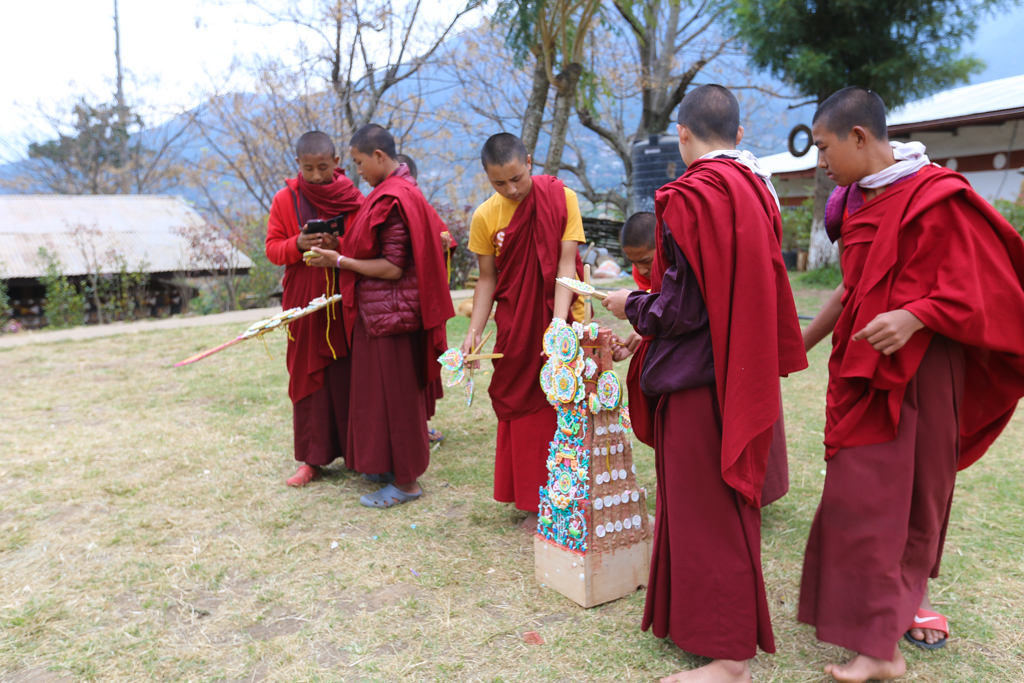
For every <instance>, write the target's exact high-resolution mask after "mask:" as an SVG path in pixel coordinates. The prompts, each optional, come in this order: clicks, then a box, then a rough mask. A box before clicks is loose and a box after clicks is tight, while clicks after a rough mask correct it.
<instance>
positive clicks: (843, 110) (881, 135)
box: [811, 85, 889, 140]
mask: <svg viewBox="0 0 1024 683" xmlns="http://www.w3.org/2000/svg"><path fill="white" fill-rule="evenodd" d="M811 123H812V125H817V124H819V123H820V124H821V125H822V126H824V128H825V130H827V131H829V132H831V133H834V134H835V135H836V137H838V138H839V139H841V140H844V139H846V137H847V136H848V135H849V134H850V131H851V130H853V127H854V126H860V127H861V128H863V129H864V130H866V131H868V132H869V133H871V134H872V135H874V136H875V137H876V138H878V139H879V140H888V139H889V132H888V129H887V128H886V125H885V102H883V101H882V98H881V97H879V96H878V94H877V93H875V92H872V91H871V90H868V89H867V88H861V87H860V86H856V85H854V86H850V87H849V88H843V89H842V90H840V91H839V92H837V93H835V94H834V95H832V96H831V97H829V98H828V99H827V100H825V101H824V102H822V103H821V106H819V107H818V110H817V111H816V112H814V120H813V121H812V122H811Z"/></svg>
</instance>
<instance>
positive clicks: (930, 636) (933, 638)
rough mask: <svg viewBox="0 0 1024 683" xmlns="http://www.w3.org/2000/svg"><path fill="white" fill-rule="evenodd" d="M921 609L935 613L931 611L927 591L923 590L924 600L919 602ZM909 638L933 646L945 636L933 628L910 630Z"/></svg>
mask: <svg viewBox="0 0 1024 683" xmlns="http://www.w3.org/2000/svg"><path fill="white" fill-rule="evenodd" d="M921 609H926V610H928V611H929V612H934V611H935V610H933V609H932V603H931V601H930V600H929V599H928V591H927V590H925V592H924V599H923V600H921ZM910 637H911V638H913V639H914V640H923V641H924V642H926V643H928V644H929V645H934V644H935V643H937V642H939V641H940V640H942V639H943V638H945V637H946V634H945V633H943V632H942V631H936V630H935V629H933V628H912V629H910Z"/></svg>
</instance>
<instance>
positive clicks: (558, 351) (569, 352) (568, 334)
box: [555, 327, 580, 363]
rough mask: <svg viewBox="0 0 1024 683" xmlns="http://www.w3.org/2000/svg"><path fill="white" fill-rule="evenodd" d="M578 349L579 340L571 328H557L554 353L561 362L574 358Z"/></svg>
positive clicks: (569, 361) (571, 360)
mask: <svg viewBox="0 0 1024 683" xmlns="http://www.w3.org/2000/svg"><path fill="white" fill-rule="evenodd" d="M579 350H580V340H579V339H578V338H577V337H576V333H575V332H573V331H572V328H569V327H563V328H562V329H560V330H558V332H557V334H556V337H555V355H556V356H557V358H558V360H560V361H562V362H563V363H571V362H573V361H574V360H576V354H577V353H579Z"/></svg>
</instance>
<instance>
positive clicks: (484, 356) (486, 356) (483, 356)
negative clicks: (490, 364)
mask: <svg viewBox="0 0 1024 683" xmlns="http://www.w3.org/2000/svg"><path fill="white" fill-rule="evenodd" d="M504 357H505V354H503V353H471V354H469V355H468V356H466V357H465V358H464V359H463V360H465V361H466V362H467V363H469V362H472V361H475V360H494V359H496V358H504ZM472 371H473V369H472V368H470V372H472Z"/></svg>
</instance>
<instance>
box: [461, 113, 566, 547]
mask: <svg viewBox="0 0 1024 683" xmlns="http://www.w3.org/2000/svg"><path fill="white" fill-rule="evenodd" d="M480 159H481V161H482V162H483V166H484V171H485V172H486V173H487V178H488V180H490V182H491V186H492V187H493V188H494V190H495V194H494V195H493V196H492V197H491V198H490V199H488V200H487V201H485V202H484V203H483V204H481V205H480V206H479V207H477V209H476V211H475V212H474V214H473V221H472V223H471V225H470V232H469V249H470V251H472V252H473V253H475V254H476V255H477V259H478V261H479V264H480V279H479V280H478V281H477V285H476V290H475V292H474V293H473V315H472V318H471V319H470V323H469V328H470V329H469V333H468V334H467V336H466V340H465V342H463V344H462V351H463V353H468V352H469V349H471V348H475V347H476V345H478V344H479V343H480V338H481V334H482V332H483V330H484V326H485V325H486V324H487V319H488V317H489V316H490V313H491V308H492V306H493V304H494V302H495V301H497V303H498V306H497V310H496V311H495V314H494V322H495V323H496V324H497V327H498V334H497V341H496V342H495V345H494V351H495V352H496V353H503V354H505V357H504V358H502V359H500V360H496V361H494V375H493V376H492V377H491V385H490V388H489V389H488V393H489V394H490V396H491V404H492V405H493V406H494V412H495V413H496V414H497V416H498V439H497V448H496V454H495V464H494V499H495V500H497V501H501V502H506V503H515V506H516V507H517V508H518V509H520V510H524V511H526V512H528V513H530V514H529V516H528V517H527V519H526V521H525V522H524V524H523V526H524V527H525V528H527V529H533V528H535V527H536V523H537V522H536V515H537V507H538V505H539V504H540V494H539V491H540V487H542V486H544V485H545V484H546V483H547V476H548V472H547V466H546V462H547V456H548V451H549V447H550V444H551V438H552V436H553V435H554V433H555V427H556V424H557V417H556V413H555V409H554V407H552V406H551V405H550V404H549V403H548V401H547V398H546V397H545V395H544V391H543V390H542V389H541V387H540V381H539V377H540V369H541V366H542V365H543V364H544V357H543V355H542V353H541V351H542V345H543V337H544V331H545V330H546V329H547V328H548V326H549V325H550V324H551V321H552V319H553V318H560V319H562V320H569V317H568V316H569V314H570V308H571V307H572V305H573V300H574V295H573V293H572V292H570V291H569V290H567V289H565V288H564V287H556V286H555V278H556V277H572V278H575V277H578V273H579V272H581V270H582V265H580V258H579V251H578V246H579V243H580V242H583V241H585V239H586V237H585V236H584V234H583V218H582V216H581V215H580V209H579V203H578V202H577V200H576V193H574V192H573V191H572V190H570V189H568V188H567V187H565V186H564V185H563V184H562V182H561V181H560V180H558V178H556V177H554V176H549V175H540V176H531V175H530V170H531V169H532V167H533V164H532V160H531V158H530V155H529V154H527V153H526V147H524V146H523V143H522V141H521V140H520V139H519V138H517V137H516V136H515V135H512V134H511V133H498V134H497V135H492V136H491V137H490V138H488V140H487V142H486V143H484V147H483V151H482V152H481V154H480ZM579 303H580V306H579V308H578V309H577V310H578V312H579V315H580V319H582V302H579Z"/></svg>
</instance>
